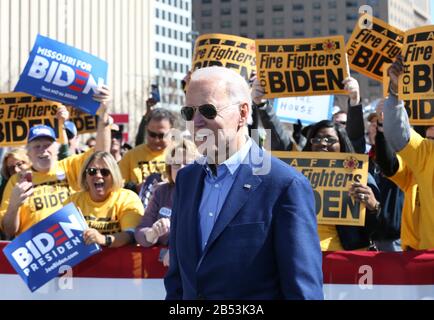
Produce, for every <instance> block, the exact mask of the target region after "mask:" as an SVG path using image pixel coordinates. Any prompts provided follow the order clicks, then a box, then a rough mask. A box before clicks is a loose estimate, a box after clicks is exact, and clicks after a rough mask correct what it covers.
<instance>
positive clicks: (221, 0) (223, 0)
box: [220, 0, 231, 2]
mask: <svg viewBox="0 0 434 320" xmlns="http://www.w3.org/2000/svg"><path fill="white" fill-rule="evenodd" d="M220 2H231V0H220Z"/></svg>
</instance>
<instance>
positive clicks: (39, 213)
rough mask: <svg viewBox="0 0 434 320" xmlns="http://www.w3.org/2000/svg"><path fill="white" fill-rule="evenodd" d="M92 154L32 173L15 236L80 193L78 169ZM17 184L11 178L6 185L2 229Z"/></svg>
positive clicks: (0, 211)
mask: <svg viewBox="0 0 434 320" xmlns="http://www.w3.org/2000/svg"><path fill="white" fill-rule="evenodd" d="M93 152H94V150H93V149H91V150H88V151H87V152H85V153H82V154H80V155H75V156H71V157H68V158H66V159H64V160H61V161H57V162H56V163H55V165H54V166H53V168H52V169H51V170H50V171H49V172H48V173H41V172H37V171H33V172H32V174H33V176H32V182H33V188H34V192H33V195H31V196H30V197H28V198H27V199H26V200H25V202H24V203H23V204H22V205H21V206H20V208H19V209H18V214H19V216H20V227H19V229H18V233H17V235H19V234H21V233H23V232H24V231H26V230H27V229H29V228H30V227H31V226H33V225H34V224H36V223H38V222H39V221H41V220H44V219H45V218H46V217H48V216H49V215H51V214H53V213H54V212H56V211H57V210H59V209H60V208H62V207H63V202H64V201H65V200H66V199H68V197H69V196H70V195H71V194H72V193H74V192H76V191H78V190H80V185H79V175H80V171H81V167H82V165H83V163H84V161H85V160H86V159H87V157H89V156H90V155H91V154H92V153H93ZM18 180H19V176H18V175H17V174H15V175H13V176H12V177H11V178H10V179H9V181H8V183H7V185H6V188H5V191H4V194H3V200H2V204H1V208H0V225H2V221H3V217H4V215H5V214H6V212H7V209H8V207H9V199H10V197H11V194H12V189H13V188H14V187H15V185H16V184H17V182H18Z"/></svg>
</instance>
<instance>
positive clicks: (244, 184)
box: [164, 143, 323, 299]
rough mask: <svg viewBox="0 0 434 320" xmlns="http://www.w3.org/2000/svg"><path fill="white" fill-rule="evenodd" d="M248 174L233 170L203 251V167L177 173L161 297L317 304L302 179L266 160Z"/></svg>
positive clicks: (316, 266)
mask: <svg viewBox="0 0 434 320" xmlns="http://www.w3.org/2000/svg"><path fill="white" fill-rule="evenodd" d="M258 150H259V151H258ZM252 151H253V152H262V150H260V149H259V147H258V146H257V145H256V144H255V143H253V146H252V149H251V150H250V152H249V157H252ZM270 157H271V156H270ZM253 163H257V162H253ZM255 171H256V168H255V166H254V165H253V164H251V163H248V164H241V165H240V167H239V169H238V173H237V176H236V178H235V181H234V184H233V186H232V188H231V190H230V192H229V194H228V196H227V198H226V201H225V203H224V205H223V207H222V210H221V212H220V214H219V216H218V219H217V221H216V224H215V225H214V228H213V230H212V232H211V234H210V237H209V239H208V243H207V245H206V247H205V249H204V250H203V252H202V250H201V246H200V242H199V236H198V235H199V204H200V201H201V197H202V190H203V184H204V177H205V170H204V168H203V166H202V165H199V164H197V163H194V164H191V165H189V166H187V167H185V168H184V169H182V170H181V171H180V172H179V173H178V176H177V179H176V191H175V197H174V205H173V210H172V217H171V231H170V240H169V248H170V267H169V270H168V272H167V275H166V277H165V280H164V283H165V287H166V291H167V297H166V299H323V291H322V284H323V283H322V254H321V250H320V245H319V238H318V231H317V223H316V216H315V211H314V206H315V200H314V195H313V191H312V188H311V185H310V183H309V181H308V180H307V179H306V178H305V177H304V176H303V175H302V174H301V173H299V172H298V171H296V170H295V169H294V168H292V167H290V166H288V165H287V164H285V163H283V162H282V161H280V160H278V159H276V158H273V157H271V170H270V172H269V173H268V174H265V175H256V174H254V172H255ZM249 186H250V187H249Z"/></svg>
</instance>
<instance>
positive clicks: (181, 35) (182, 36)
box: [179, 31, 184, 41]
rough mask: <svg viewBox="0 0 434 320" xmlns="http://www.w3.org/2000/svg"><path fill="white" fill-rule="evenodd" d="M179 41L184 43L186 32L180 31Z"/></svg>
mask: <svg viewBox="0 0 434 320" xmlns="http://www.w3.org/2000/svg"><path fill="white" fill-rule="evenodd" d="M179 40H181V41H184V32H182V31H179Z"/></svg>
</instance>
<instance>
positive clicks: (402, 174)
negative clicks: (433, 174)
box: [389, 155, 420, 250]
mask: <svg viewBox="0 0 434 320" xmlns="http://www.w3.org/2000/svg"><path fill="white" fill-rule="evenodd" d="M397 158H398V161H399V168H398V171H397V172H396V173H395V174H394V175H393V176H392V177H389V179H390V180H391V181H393V182H394V183H395V184H396V185H397V186H398V187H399V188H400V189H401V190H402V191H403V192H404V205H403V208H402V217H401V246H402V248H403V249H404V250H406V249H407V248H408V247H411V248H412V249H419V241H420V239H419V218H420V202H419V201H418V185H417V183H416V180H415V178H414V176H413V173H412V172H411V170H410V169H409V168H408V166H407V165H406V164H405V162H404V161H402V158H401V157H400V156H399V155H398V156H397Z"/></svg>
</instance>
